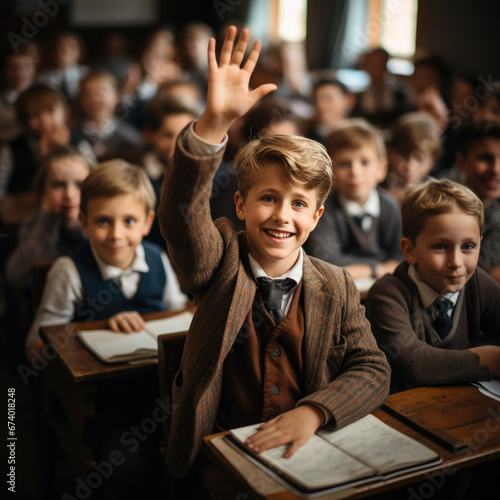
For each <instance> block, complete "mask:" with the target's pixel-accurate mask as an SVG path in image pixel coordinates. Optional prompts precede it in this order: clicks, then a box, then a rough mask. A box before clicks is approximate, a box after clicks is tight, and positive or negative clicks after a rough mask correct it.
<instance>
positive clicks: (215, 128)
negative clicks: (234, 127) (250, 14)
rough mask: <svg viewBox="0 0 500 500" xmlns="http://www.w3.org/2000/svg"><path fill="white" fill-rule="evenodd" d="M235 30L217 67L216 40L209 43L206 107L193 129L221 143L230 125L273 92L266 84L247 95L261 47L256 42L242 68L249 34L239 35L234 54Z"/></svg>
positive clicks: (273, 86)
mask: <svg viewBox="0 0 500 500" xmlns="http://www.w3.org/2000/svg"><path fill="white" fill-rule="evenodd" d="M236 33H237V29H236V27H235V26H231V27H230V28H229V29H228V31H227V34H226V39H225V40H224V45H223V46H222V51H221V55H220V62H219V64H217V60H216V57H215V39H213V38H212V39H210V41H209V43H208V70H209V78H208V92H207V106H206V109H205V111H204V112H203V114H202V115H201V116H200V118H199V120H198V122H197V123H196V126H195V132H196V134H197V135H199V136H200V137H201V138H202V139H205V140H207V141H209V142H213V143H220V142H222V141H223V140H224V137H225V135H226V132H227V130H228V129H229V127H230V126H231V124H232V123H233V122H234V121H235V120H237V119H238V118H240V117H241V116H243V115H244V114H245V113H246V112H247V111H248V110H249V109H250V108H251V107H252V106H253V105H254V104H255V103H256V102H257V101H259V100H260V99H262V98H263V97H264V96H266V95H267V94H269V92H272V91H273V90H276V88H277V87H276V85H274V84H273V83H268V84H264V85H261V86H260V87H258V88H256V89H254V90H252V91H250V90H249V82H250V77H251V76H252V72H253V70H254V68H255V65H256V64H257V61H258V59H259V54H260V49H261V43H260V42H259V41H257V42H255V44H254V46H253V47H252V50H251V52H250V54H249V56H248V58H247V60H246V62H245V64H244V65H243V66H241V63H242V62H243V58H244V56H245V51H246V49H247V45H248V39H249V36H250V33H249V31H248V30H247V29H244V30H243V31H242V32H241V36H240V40H239V41H238V44H237V45H236V49H234V51H233V47H234V41H235V38H236Z"/></svg>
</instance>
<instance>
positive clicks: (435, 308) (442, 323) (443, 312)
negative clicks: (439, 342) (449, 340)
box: [427, 298, 453, 339]
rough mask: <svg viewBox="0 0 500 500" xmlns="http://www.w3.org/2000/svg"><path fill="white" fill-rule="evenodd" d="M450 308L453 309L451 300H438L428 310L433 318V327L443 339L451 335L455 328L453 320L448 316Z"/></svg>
mask: <svg viewBox="0 0 500 500" xmlns="http://www.w3.org/2000/svg"><path fill="white" fill-rule="evenodd" d="M450 307H453V302H451V300H448V299H440V298H437V299H436V300H435V301H434V302H433V303H432V304H431V305H430V306H429V307H428V308H427V309H428V311H429V314H430V316H431V321H432V326H433V327H434V330H436V332H437V333H438V334H439V336H440V337H441V338H442V339H444V338H445V337H446V335H448V333H450V330H451V327H452V326H453V319H452V318H451V317H450V316H448V309H449V308H450Z"/></svg>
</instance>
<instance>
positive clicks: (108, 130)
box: [83, 119, 116, 140]
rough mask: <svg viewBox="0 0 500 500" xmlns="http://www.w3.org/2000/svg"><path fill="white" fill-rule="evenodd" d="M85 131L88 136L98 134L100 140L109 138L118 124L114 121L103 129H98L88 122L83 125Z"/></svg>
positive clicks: (106, 124)
mask: <svg viewBox="0 0 500 500" xmlns="http://www.w3.org/2000/svg"><path fill="white" fill-rule="evenodd" d="M83 130H84V132H85V133H86V134H89V135H92V134H96V135H97V137H98V138H99V140H102V139H105V138H106V137H109V136H110V135H111V134H112V133H113V132H114V131H115V130H116V122H115V120H114V119H111V120H109V122H107V123H105V124H104V125H103V126H102V127H98V126H97V125H96V124H95V123H93V122H91V121H86V122H85V123H84V124H83Z"/></svg>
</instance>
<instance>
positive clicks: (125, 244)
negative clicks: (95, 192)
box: [80, 194, 154, 269]
mask: <svg viewBox="0 0 500 500" xmlns="http://www.w3.org/2000/svg"><path fill="white" fill-rule="evenodd" d="M153 219H154V212H153V211H151V212H150V213H149V214H147V213H146V209H145V207H144V203H143V202H141V201H140V200H139V199H137V197H135V196H133V195H131V194H120V195H117V196H112V197H109V198H108V197H98V198H92V199H91V200H89V202H88V205H87V213H86V215H83V214H82V213H81V212H80V223H81V225H82V228H83V230H84V231H85V233H86V234H88V235H89V240H90V242H91V243H92V247H93V248H94V250H95V252H96V253H97V255H98V256H99V257H100V258H101V259H102V260H103V261H104V262H105V263H106V264H109V265H110V266H115V267H118V268H120V269H127V268H128V267H130V266H131V264H132V262H133V261H134V258H135V249H136V248H137V246H138V245H139V244H140V243H141V242H142V238H143V236H146V235H147V234H148V233H149V230H150V228H151V224H152V223H153Z"/></svg>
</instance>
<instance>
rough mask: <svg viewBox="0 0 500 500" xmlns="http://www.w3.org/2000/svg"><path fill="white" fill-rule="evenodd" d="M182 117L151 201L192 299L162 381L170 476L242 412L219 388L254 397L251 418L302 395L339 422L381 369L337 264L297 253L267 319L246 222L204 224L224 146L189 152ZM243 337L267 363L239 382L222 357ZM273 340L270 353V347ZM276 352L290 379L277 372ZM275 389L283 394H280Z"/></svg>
mask: <svg viewBox="0 0 500 500" xmlns="http://www.w3.org/2000/svg"><path fill="white" fill-rule="evenodd" d="M192 126H193V124H191V125H189V126H188V127H187V128H186V129H185V131H184V132H183V133H181V134H180V136H179V138H178V141H177V147H176V152H175V156H174V161H173V163H172V168H169V170H168V172H167V174H166V177H165V183H164V187H163V192H162V199H161V202H160V207H159V219H160V227H161V229H162V234H163V236H164V238H165V240H166V242H167V252H168V254H169V257H170V259H171V261H172V263H173V266H174V268H175V269H176V271H177V274H178V277H179V282H180V284H181V288H182V290H183V291H184V292H185V293H190V294H192V295H193V296H194V297H195V298H196V300H197V303H198V307H197V311H196V313H195V316H194V318H193V322H192V324H191V328H190V330H189V333H188V335H187V338H186V343H185V347H184V353H183V356H182V361H181V367H180V370H179V372H178V373H177V374H176V378H175V381H174V384H173V387H172V397H173V401H172V402H173V405H174V406H173V408H174V409H173V413H172V417H171V419H172V420H171V432H170V436H169V438H168V446H167V454H166V463H167V467H168V469H169V471H170V473H171V474H172V475H173V476H174V477H183V476H184V475H185V474H186V473H187V472H188V471H189V469H190V468H191V467H192V466H193V463H194V462H195V460H196V457H197V455H198V452H199V450H200V446H201V440H202V438H203V436H205V435H208V434H210V433H212V432H214V430H216V429H217V424H218V420H219V421H220V422H219V425H222V421H223V417H226V419H225V420H224V427H226V426H230V425H233V424H234V423H237V422H238V419H241V418H242V417H244V418H246V417H245V416H244V415H242V412H240V413H239V414H238V415H233V416H231V415H228V411H231V409H232V408H233V405H232V404H231V401H230V400H229V399H228V398H229V397H230V396H235V397H237V398H238V399H239V401H238V406H240V407H241V408H245V404H246V405H248V401H246V399H245V398H256V399H255V400H256V401H257V402H258V405H257V407H256V408H257V409H256V410H255V411H254V413H253V414H252V415H251V417H252V419H253V418H257V416H259V417H260V418H268V417H269V416H271V415H276V414H279V413H282V412H283V411H286V410H287V409H288V410H289V409H292V408H293V407H295V406H296V405H301V404H306V403H308V404H312V405H315V406H317V407H319V408H321V409H322V410H323V412H324V414H325V422H329V423H331V424H332V425H334V426H336V427H342V426H344V425H346V424H348V423H350V422H352V421H353V420H355V419H357V418H360V417H362V416H364V415H366V414H367V413H370V412H371V411H373V410H375V409H376V408H377V407H378V406H380V404H381V403H382V402H383V400H384V398H385V397H386V394H387V390H388V385H387V384H388V378H389V372H388V366H387V364H386V361H385V359H384V355H383V353H382V352H381V351H380V350H379V349H378V348H377V347H376V343H375V340H374V338H373V336H372V334H371V332H370V328H369V325H368V323H367V321H366V318H365V315H364V309H363V308H362V307H361V306H360V303H359V294H358V292H357V289H356V286H355V284H354V282H353V280H352V279H351V278H350V276H349V275H348V274H347V273H346V272H344V271H343V270H342V269H340V268H337V267H334V266H331V265H329V264H327V263H325V262H322V261H319V260H317V259H313V258H310V257H308V256H307V255H305V253H304V255H303V256H302V258H303V264H302V266H299V267H300V268H301V269H300V271H301V278H300V280H299V282H298V283H297V288H296V289H295V291H294V293H293V295H292V294H290V297H289V298H288V300H289V301H290V302H289V308H288V311H287V312H286V317H285V319H284V320H283V321H282V322H281V323H279V325H276V324H275V323H273V322H272V321H271V320H270V318H269V317H268V313H267V312H266V311H262V305H261V304H262V301H261V296H260V292H259V293H258V292H257V282H256V277H257V276H256V274H255V273H254V270H253V269H252V266H251V264H250V257H251V256H249V247H248V244H247V237H246V233H245V231H242V232H240V233H238V234H236V233H235V231H234V229H233V226H232V224H231V223H230V222H229V221H228V220H227V219H226V218H220V219H217V220H216V221H215V222H212V218H211V215H210V204H209V198H210V193H211V189H212V182H213V177H214V175H215V172H216V171H217V168H218V166H219V164H220V162H221V158H222V154H223V151H224V148H223V147H222V149H221V150H220V151H219V152H218V153H216V154H207V153H205V154H203V153H201V154H195V152H194V151H193V149H192V148H191V147H190V146H191V144H192V141H191V144H190V146H189V150H188V146H187V145H186V141H187V140H191V139H189V137H191V138H192V136H193V134H194V131H193V128H192ZM198 140H199V141H200V142H205V141H203V140H202V139H199V138H198ZM294 301H295V302H294ZM278 330H280V331H281V334H280V333H279V332H278ZM285 330H286V331H285ZM297 334H298V335H299V337H296V335H297ZM286 337H288V340H287V338H286ZM263 338H266V339H267V341H263V340H262V339H263ZM294 339H295V340H294ZM249 342H253V344H252V347H249V348H248V349H250V352H254V353H255V354H257V353H258V356H263V357H264V358H265V359H264V361H263V362H264V365H266V363H267V366H268V368H269V370H267V369H266V376H269V377H270V378H269V380H266V381H265V383H264V384H263V385H262V384H261V382H260V381H259V380H253V381H252V382H251V383H250V384H249V385H248V386H247V384H246V383H245V382H244V379H243V378H241V371H238V363H234V360H233V361H232V360H231V356H232V354H231V350H233V352H236V351H237V350H238V349H239V348H240V347H241V346H247V345H248V343H249ZM259 342H260V344H259ZM273 342H281V344H280V346H278V345H277V344H276V345H274V344H273ZM256 343H257V344H256ZM244 349H247V347H245V348H244ZM276 349H279V350H280V352H281V354H280V355H278V356H275V355H273V352H274V353H277V351H276ZM252 350H253V351H252ZM240 354H241V356H242V359H243V360H244V361H245V362H246V363H249V364H250V365H251V366H252V372H251V373H253V374H254V375H256V376H262V366H261V365H259V364H258V363H259V362H258V361H257V360H256V359H255V356H248V351H242V352H241V353H240ZM282 360H283V361H282ZM231 362H232V364H233V366H232V367H231V366H229V364H230V363H231ZM282 362H284V363H286V366H288V369H287V371H288V373H290V374H292V379H293V381H292V382H289V383H287V380H288V378H282V379H280V378H279V375H277V372H279V369H277V368H276V367H279V366H280V363H282ZM255 363H257V364H255ZM275 363H276V365H275ZM231 369H232V370H233V373H235V374H236V375H237V374H238V373H239V374H240V379H239V380H240V381H241V383H240V384H239V386H240V387H241V389H242V390H244V391H245V394H244V395H241V394H240V395H236V394H233V392H234V390H235V389H234V388H232V387H231V380H230V379H231V378H232V376H231V377H228V375H227V373H226V370H231ZM229 373H231V372H230V371H229ZM236 383H237V381H236ZM228 384H229V385H228ZM260 385H262V390H261V391H259V393H258V394H257V393H256V389H255V388H258V387H259V386H260ZM274 396H276V400H275V399H274ZM281 397H285V398H286V401H285V402H280V401H279V399H280V398H281ZM224 410H225V411H224ZM266 411H267V413H266ZM259 412H260V413H259ZM223 413H224V414H223ZM228 417H229V418H228ZM255 423H257V422H255Z"/></svg>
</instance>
